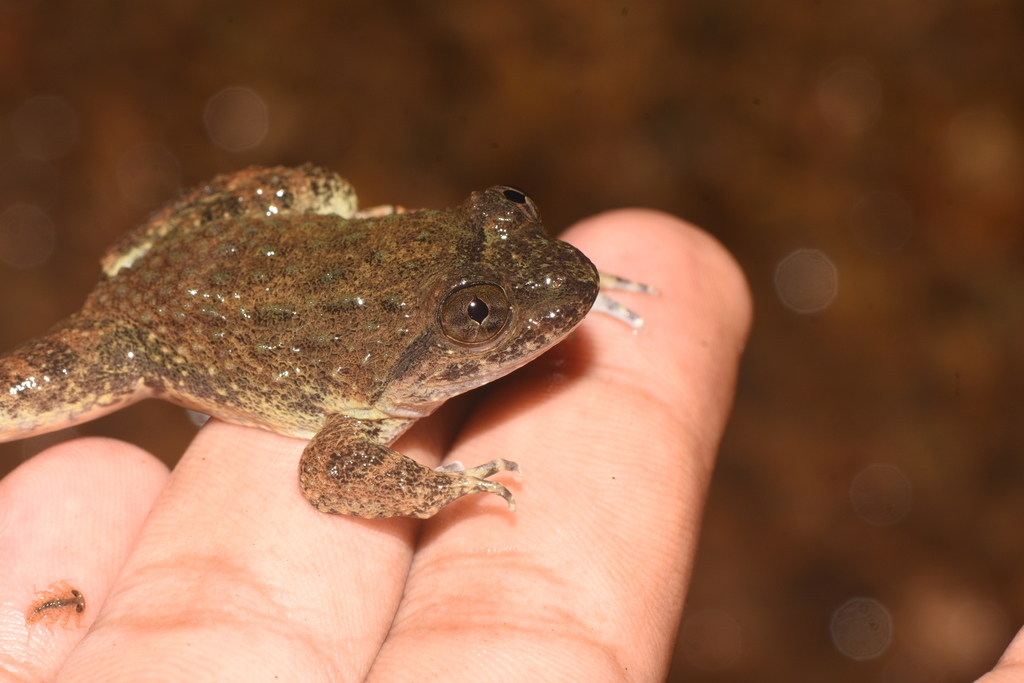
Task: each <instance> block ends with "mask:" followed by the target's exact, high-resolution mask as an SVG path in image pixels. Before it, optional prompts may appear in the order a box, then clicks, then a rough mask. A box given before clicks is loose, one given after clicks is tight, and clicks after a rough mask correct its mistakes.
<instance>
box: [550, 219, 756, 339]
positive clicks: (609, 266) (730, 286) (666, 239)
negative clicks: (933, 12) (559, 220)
mask: <svg viewBox="0 0 1024 683" xmlns="http://www.w3.org/2000/svg"><path fill="white" fill-rule="evenodd" d="M563 237H564V238H566V239H567V241H570V242H572V243H573V244H576V245H577V246H579V247H580V248H581V249H582V250H583V252H584V253H585V254H587V256H588V257H590V259H591V260H592V261H593V262H594V263H595V264H596V265H597V267H598V268H599V269H600V270H602V271H608V272H612V273H614V274H615V275H620V276H623V277H626V278H629V279H635V280H638V281H641V282H644V283H645V284H649V285H652V286H654V287H656V288H658V289H659V290H660V291H662V292H663V293H665V292H677V293H681V294H685V295H686V297H687V305H688V308H690V309H695V310H696V311H698V312H706V315H707V316H713V317H714V319H716V320H717V321H719V322H720V324H724V325H727V326H728V328H729V329H728V330H727V331H728V333H729V334H730V335H731V336H732V337H734V338H736V339H738V340H745V339H746V337H747V335H748V334H749V331H750V326H751V322H752V318H753V298H752V296H751V293H750V286H749V284H748V283H747V279H746V276H745V275H744V273H743V270H742V269H741V268H740V266H739V263H738V262H737V261H736V259H735V258H734V257H733V255H732V254H731V253H730V252H729V250H728V249H726V248H725V246H724V245H723V244H722V243H721V242H719V241H718V240H717V239H715V237H713V236H712V235H710V234H709V233H708V232H706V231H704V230H702V229H701V228H699V227H697V226H695V225H693V224H692V223H688V222H686V221H684V220H682V219H680V218H678V217H676V216H673V215H671V214H667V213H664V212H662V211H656V210H653V209H615V210H612V211H606V212H604V213H601V214H597V215H596V216H591V217H590V218H587V219H584V220H582V221H580V222H578V223H576V224H575V225H573V226H572V227H571V228H569V230H567V231H566V232H565V233H564V234H563Z"/></svg>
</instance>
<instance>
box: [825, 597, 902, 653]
mask: <svg viewBox="0 0 1024 683" xmlns="http://www.w3.org/2000/svg"><path fill="white" fill-rule="evenodd" d="M829 630H830V631H831V632H832V643H833V644H834V645H835V646H836V649H837V650H839V651H840V652H841V653H843V654H844V655H846V656H847V657H849V658H850V659H856V660H864V659H874V658H876V657H879V656H880V655H881V654H882V653H883V652H885V650H886V648H887V647H889V643H890V642H892V617H891V616H889V610H887V609H885V607H883V606H882V603H880V602H878V601H877V600H874V599H872V598H853V599H851V600H847V601H846V602H845V603H844V604H843V606H842V607H840V608H839V609H837V610H836V611H835V612H833V613H832V623H831V625H830V627H829Z"/></svg>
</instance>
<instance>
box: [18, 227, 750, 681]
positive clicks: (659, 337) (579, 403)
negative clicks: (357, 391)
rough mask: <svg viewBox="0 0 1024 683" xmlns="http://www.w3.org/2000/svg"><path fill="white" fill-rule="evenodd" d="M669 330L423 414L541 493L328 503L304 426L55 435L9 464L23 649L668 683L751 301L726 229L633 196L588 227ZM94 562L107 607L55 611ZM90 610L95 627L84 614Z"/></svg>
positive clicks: (580, 350) (612, 327) (329, 669)
mask: <svg viewBox="0 0 1024 683" xmlns="http://www.w3.org/2000/svg"><path fill="white" fill-rule="evenodd" d="M563 237H564V238H566V239H567V240H569V241H571V242H573V243H574V244H576V245H577V246H579V247H580V248H581V249H582V250H583V251H584V253H586V254H587V255H588V256H589V257H590V258H591V259H592V260H593V261H594V262H595V263H597V264H598V266H599V267H600V268H601V269H602V270H607V271H608V272H613V273H616V274H619V275H623V276H625V277H629V278H632V279H636V280H641V281H644V282H646V283H649V284H651V285H653V286H655V287H657V288H658V289H659V290H660V291H661V292H662V295H661V297H659V298H649V297H641V296H635V295H631V294H620V295H617V298H620V299H621V300H622V301H623V302H624V303H626V304H627V305H629V306H630V307H632V308H634V309H636V310H637V311H638V312H640V313H641V314H642V315H643V316H644V318H645V319H646V320H647V329H646V330H645V331H644V332H642V333H640V334H638V335H633V334H631V333H630V331H629V330H628V328H626V327H624V326H623V325H622V324H621V323H618V322H616V321H614V320H611V319H609V318H607V317H604V316H590V317H589V318H588V319H587V321H586V322H584V323H583V325H582V326H581V327H580V329H579V331H578V332H577V333H575V334H574V335H573V336H572V337H571V338H569V339H568V340H566V341H565V342H563V343H562V344H560V345H558V346H557V347H556V348H555V349H553V350H552V351H551V352H549V353H547V354H545V355H544V356H543V357H541V358H540V359H538V360H536V361H534V362H533V363H531V364H529V365H528V366H526V367H525V368H523V369H521V370H519V371H517V372H516V373H514V374H512V375H510V376H508V377H506V378H504V379H502V380H499V381H498V382H497V383H495V384H493V385H491V386H490V387H489V388H487V389H485V390H483V391H481V392H475V393H473V394H470V395H469V396H467V397H460V398H459V399H456V400H455V401H454V402H450V405H449V406H446V407H445V408H443V409H442V410H441V411H439V413H438V414H435V415H434V416H431V417H430V418H427V419H425V420H421V421H420V422H419V423H417V425H416V426H414V427H413V429H412V430H410V432H409V433H408V434H406V435H405V436H404V437H403V438H402V439H401V440H400V441H399V442H398V443H397V444H396V446H395V447H396V449H397V450H399V451H400V452H403V453H405V454H407V455H410V456H411V457H414V458H416V459H418V460H420V461H421V462H424V463H429V464H431V466H436V465H437V464H439V463H440V462H441V461H442V458H444V459H445V460H451V459H458V460H461V461H462V462H464V463H467V464H470V465H472V464H476V463H479V462H484V461H487V460H490V459H493V458H497V457H503V458H507V459H511V460H515V461H517V462H519V463H520V464H521V465H522V468H523V474H524V480H523V481H522V482H521V483H515V482H510V481H509V479H510V478H506V477H503V476H502V475H498V477H497V478H498V479H500V480H501V481H503V482H505V483H506V484H509V486H510V488H511V489H512V492H513V494H514V495H515V497H516V501H517V503H518V511H517V512H515V513H509V512H508V511H507V509H506V507H505V503H504V501H502V500H501V499H500V498H497V497H495V496H472V497H467V498H464V499H461V500H459V501H457V502H455V503H454V504H452V505H450V506H449V507H448V508H446V509H444V510H443V511H442V512H441V513H440V514H438V515H437V516H436V517H434V518H433V519H430V520H427V521H423V522H421V521H417V520H409V519H389V520H362V519H355V518H349V517H339V516H333V515H324V514H321V513H318V512H316V511H315V510H314V509H313V508H312V507H310V505H309V503H308V502H307V501H306V500H305V499H304V498H303V497H302V495H301V494H300V493H299V489H298V483H297V476H298V474H297V469H298V462H299V455H300V454H301V451H302V448H303V446H304V445H305V444H304V442H303V441H301V440H298V439H294V438H289V437H284V436H280V435H277V434H272V433H269V432H265V431H262V430H258V429H254V428H248V427H240V426H236V425H229V424H226V423H223V422H219V421H216V420H212V421H211V422H210V423H209V424H208V425H207V426H206V427H204V428H203V429H202V430H201V432H200V433H199V435H198V436H197V437H196V439H195V440H194V442H193V443H192V445H191V446H190V447H189V449H188V451H187V452H186V454H185V455H184V456H183V457H182V460H181V462H180V463H179V464H178V466H177V467H176V468H175V470H174V472H173V473H171V474H170V475H168V473H167V472H166V469H165V468H164V467H163V465H161V464H160V463H159V462H158V461H156V460H155V459H154V458H152V456H149V455H148V454H146V453H144V452H143V451H141V450H139V449H137V448H135V447H133V446H130V445H128V444H124V443H121V442H117V441H113V440H109V439H98V438H87V439H79V440H76V441H71V442H66V443H63V444H60V445H58V446H55V447H53V448H51V449H49V450H48V451H46V452H45V453H43V454H41V455H39V456H37V457H35V458H33V459H32V460H30V461H28V462H27V463H25V464H24V465H22V466H21V467H20V468H19V469H18V470H16V471H15V472H14V473H12V474H11V475H10V476H9V477H7V478H6V479H5V480H4V481H3V482H0V548H2V549H3V550H2V552H0V572H2V574H0V605H2V612H0V615H2V616H0V623H2V628H0V662H2V666H3V670H4V671H5V672H7V675H12V676H14V677H15V678H17V679H18V680H25V681H35V680H39V681H43V680H47V681H49V680H58V681H70V680H74V681H92V680H101V681H106V682H110V681H138V680H188V681H193V680H217V681H222V682H223V681H233V680H238V681H261V680H268V681H269V680H286V681H290V680H302V681H318V680H323V681H327V680H330V681H378V680H379V681H396V680H413V679H415V680H422V679H427V678H436V679H438V680H445V681H452V682H455V681H461V680H479V679H481V678H490V679H503V678H509V679H511V678H515V679H521V680H537V681H540V680H619V679H621V680H638V681H639V680H643V681H647V680H662V679H663V678H664V676H665V674H666V672H667V670H668V665H669V661H670V658H671V655H672V650H673V645H674V642H675V633H676V629H677V627H678V624H679V619H680V616H681V613H682V606H683V600H684V597H685V593H686V588H687V586H688V583H689V577H690V571H691V568H692V564H693V554H694V552H695V548H696V542H697V534H698V530H699V527H700V515H701V509H702V507H703V503H704V497H705V492H706V488H707V485H708V481H709V479H710V475H711V469H712V464H713V460H714V455H715V451H716V449H717V446H718V441H719V439H720V437H721V434H722V431H723V429H724V426H725V420H726V418H727V415H728V410H729V407H730V403H731V398H732V391H733V385H734V380H735V373H736V367H737V362H738V359H739V354H740V352H741V350H742V347H743V343H744V339H745V336H746V333H747V330H748V328H749V324H750V302H749V295H748V293H747V290H746V285H745V283H744V281H743V278H742V276H741V275H740V273H739V270H738V268H737V267H736V265H735V263H734V262H733V261H732V260H731V258H730V257H729V256H728V255H727V254H726V253H725V252H724V250H722V248H721V247H720V246H719V245H718V244H717V243H715V242H714V241H713V240H711V239H710V238H708V237H707V236H706V235H705V234H703V233H701V232H699V231H696V230H694V229H693V228H690V227H689V226H685V225H683V224H681V223H680V222H679V221H677V220H676V219H673V218H670V217H668V216H665V215H663V214H657V213H653V212H647V211H636V210H630V211H617V212H611V213H606V214H602V215H600V216H597V217H594V218H591V219H589V220H587V221H584V222H582V223H581V224H579V225H577V226H575V227H574V228H573V229H572V230H570V231H569V232H567V233H566V234H565V235H563ZM62 579H71V580H72V581H71V583H72V585H74V586H75V587H76V588H77V589H79V590H81V591H82V593H83V594H84V595H85V598H86V605H87V606H86V611H85V612H84V619H83V621H84V624H85V626H87V627H88V628H85V627H83V628H70V629H63V628H61V627H60V626H53V627H52V629H51V630H48V629H47V627H45V626H41V625H36V626H35V627H34V628H33V631H32V635H31V639H29V638H28V636H27V633H26V627H25V623H24V610H25V609H26V608H27V607H28V605H29V604H30V603H31V601H32V597H33V595H32V591H33V587H35V588H44V587H45V586H47V585H49V584H50V583H52V582H55V581H59V580H62ZM72 623H73V622H72Z"/></svg>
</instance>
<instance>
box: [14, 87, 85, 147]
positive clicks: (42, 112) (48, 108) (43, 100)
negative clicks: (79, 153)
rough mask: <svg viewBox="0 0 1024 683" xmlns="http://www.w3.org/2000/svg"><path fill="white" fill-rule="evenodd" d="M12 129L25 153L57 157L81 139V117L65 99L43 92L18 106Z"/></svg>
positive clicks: (15, 138) (16, 140)
mask: <svg viewBox="0 0 1024 683" xmlns="http://www.w3.org/2000/svg"><path fill="white" fill-rule="evenodd" d="M11 133H12V135H13V136H14V141H15V143H16V144H17V145H18V148H19V149H20V150H21V151H22V153H24V154H27V155H29V156H34V157H40V158H43V159H56V158H58V157H62V156H64V155H65V154H67V153H68V152H70V151H71V150H72V149H73V148H74V146H75V143H77V142H78V119H77V118H76V116H75V112H74V110H72V109H71V107H70V106H68V104H67V103H66V102H65V101H64V100H62V99H60V98H59V97H51V96H48V95H40V96H38V97H33V98H32V99H30V100H26V101H25V102H24V103H22V105H21V106H19V107H18V108H17V109H16V110H14V114H12V115H11Z"/></svg>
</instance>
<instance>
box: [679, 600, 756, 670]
mask: <svg viewBox="0 0 1024 683" xmlns="http://www.w3.org/2000/svg"><path fill="white" fill-rule="evenodd" d="M679 646H680V649H681V650H682V651H683V655H684V656H685V657H686V659H687V661H689V662H690V664H692V665H693V666H695V667H697V668H698V669H701V670H703V671H722V670H723V669H728V668H729V667H731V666H732V665H733V664H735V663H736V661H737V660H738V659H739V658H740V654H741V653H742V651H743V629H742V627H741V626H740V624H739V622H738V621H736V618H735V617H733V616H732V615H731V614H729V613H728V612H726V611H725V610H720V609H705V610H700V611H697V612H694V613H693V614H690V615H687V616H686V617H685V618H684V619H683V623H682V625H681V626H680V629H679Z"/></svg>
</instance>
